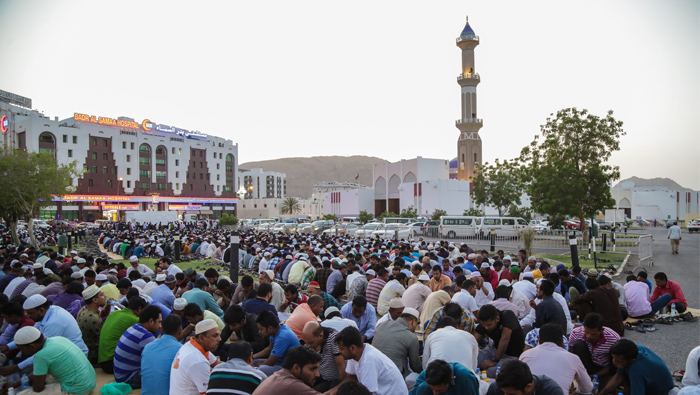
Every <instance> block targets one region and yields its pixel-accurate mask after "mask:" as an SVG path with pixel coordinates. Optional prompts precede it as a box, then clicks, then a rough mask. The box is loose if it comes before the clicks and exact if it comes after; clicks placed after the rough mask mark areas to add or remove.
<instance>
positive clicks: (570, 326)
mask: <svg viewBox="0 0 700 395" xmlns="http://www.w3.org/2000/svg"><path fill="white" fill-rule="evenodd" d="M552 296H554V300H556V301H557V302H559V304H560V305H561V309H562V310H564V315H565V316H566V335H567V336H568V335H569V333H571V331H573V330H574V323H573V322H571V311H570V310H569V306H568V305H567V304H566V299H564V297H563V296H561V294H560V293H559V292H555V293H554V294H552Z"/></svg>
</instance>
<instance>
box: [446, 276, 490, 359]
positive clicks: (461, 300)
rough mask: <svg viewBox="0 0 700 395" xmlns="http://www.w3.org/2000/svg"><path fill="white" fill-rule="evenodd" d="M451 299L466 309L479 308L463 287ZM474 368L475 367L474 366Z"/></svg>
mask: <svg viewBox="0 0 700 395" xmlns="http://www.w3.org/2000/svg"><path fill="white" fill-rule="evenodd" d="M476 292H481V293H483V291H480V290H478V289H477V290H476ZM452 301H453V302H455V303H457V304H458V305H460V306H462V309H464V310H466V311H471V312H474V311H477V310H479V307H478V306H477V305H476V299H474V297H473V296H472V294H470V293H469V291H467V290H466V289H463V290H461V291H459V292H456V293H455V294H454V296H453V297H452ZM448 362H451V361H448ZM474 369H476V366H474ZM474 369H472V370H474Z"/></svg>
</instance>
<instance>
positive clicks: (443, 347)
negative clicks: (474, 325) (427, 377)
mask: <svg viewBox="0 0 700 395" xmlns="http://www.w3.org/2000/svg"><path fill="white" fill-rule="evenodd" d="M424 344H425V345H424V348H423V368H426V367H427V366H428V364H429V363H430V362H432V361H434V360H437V359H442V360H444V361H447V362H457V363H459V364H460V365H462V366H464V367H465V368H467V369H469V370H475V369H476V366H477V365H478V361H479V344H478V343H477V342H476V338H474V336H473V335H472V334H471V333H469V332H467V331H463V330H460V329H458V328H457V322H456V321H455V320H454V319H452V317H444V318H443V319H441V320H440V322H438V325H437V330H436V331H435V332H433V333H431V334H430V336H428V338H427V339H426V341H425V343H424Z"/></svg>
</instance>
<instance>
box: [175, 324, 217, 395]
mask: <svg viewBox="0 0 700 395" xmlns="http://www.w3.org/2000/svg"><path fill="white" fill-rule="evenodd" d="M194 333H195V335H194V336H193V337H192V338H191V339H190V341H189V342H187V343H185V345H184V346H182V347H181V348H180V350H179V351H178V352H177V354H176V355H175V360H174V361H173V364H172V369H171V370H170V393H171V394H177V395H201V394H204V393H206V392H207V387H208V384H209V375H210V372H211V368H213V367H215V366H216V365H218V364H219V363H221V361H219V360H218V359H217V358H216V356H214V354H213V353H212V352H213V351H215V350H216V349H217V348H218V346H219V341H221V332H220V331H219V327H218V326H217V325H216V322H214V321H213V320H203V321H201V322H200V323H198V324H197V326H196V327H195V329H194Z"/></svg>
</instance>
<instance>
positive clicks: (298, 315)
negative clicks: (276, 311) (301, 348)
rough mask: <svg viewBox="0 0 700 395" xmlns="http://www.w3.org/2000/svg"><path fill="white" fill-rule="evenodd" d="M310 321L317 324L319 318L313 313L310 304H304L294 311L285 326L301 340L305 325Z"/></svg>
mask: <svg viewBox="0 0 700 395" xmlns="http://www.w3.org/2000/svg"><path fill="white" fill-rule="evenodd" d="M309 321H314V322H315V321H318V318H316V314H314V312H313V311H311V307H310V306H309V304H308V303H302V304H300V305H299V307H297V308H296V309H294V312H293V313H292V315H291V316H289V318H288V319H287V321H286V322H285V324H286V325H287V326H288V327H289V329H291V330H292V332H294V334H295V335H297V338H298V339H299V340H301V332H302V331H303V330H304V325H306V323H307V322H309Z"/></svg>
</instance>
